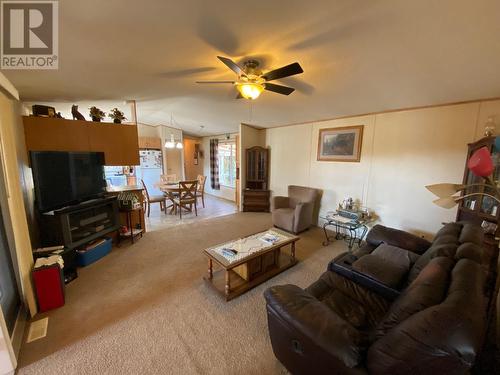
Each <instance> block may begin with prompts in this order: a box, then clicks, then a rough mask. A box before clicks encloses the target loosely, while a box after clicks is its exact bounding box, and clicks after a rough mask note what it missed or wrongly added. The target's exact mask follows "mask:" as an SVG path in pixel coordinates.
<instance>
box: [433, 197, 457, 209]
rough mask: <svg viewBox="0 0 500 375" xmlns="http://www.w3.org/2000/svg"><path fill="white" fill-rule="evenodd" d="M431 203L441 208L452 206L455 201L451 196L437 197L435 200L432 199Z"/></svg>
mask: <svg viewBox="0 0 500 375" xmlns="http://www.w3.org/2000/svg"><path fill="white" fill-rule="evenodd" d="M432 203H434V204H436V205H438V206H439V207H443V208H453V207H455V206H456V205H457V201H456V200H455V198H453V197H446V198H439V199H436V200H435V201H432Z"/></svg>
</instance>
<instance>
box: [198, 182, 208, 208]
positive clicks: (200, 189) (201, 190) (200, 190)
mask: <svg viewBox="0 0 500 375" xmlns="http://www.w3.org/2000/svg"><path fill="white" fill-rule="evenodd" d="M197 179H198V188H197V189H196V199H198V198H201V203H202V204H203V208H205V183H206V181H207V176H203V175H201V174H199V175H198V177H197Z"/></svg>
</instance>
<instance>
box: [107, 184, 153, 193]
mask: <svg viewBox="0 0 500 375" xmlns="http://www.w3.org/2000/svg"><path fill="white" fill-rule="evenodd" d="M142 190H144V188H143V187H142V186H140V185H123V186H109V187H107V188H106V192H107V193H123V192H126V191H142Z"/></svg>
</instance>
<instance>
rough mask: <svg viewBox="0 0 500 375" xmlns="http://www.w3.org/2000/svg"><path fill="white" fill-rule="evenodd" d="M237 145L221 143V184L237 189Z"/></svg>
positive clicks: (226, 142)
mask: <svg viewBox="0 0 500 375" xmlns="http://www.w3.org/2000/svg"><path fill="white" fill-rule="evenodd" d="M235 180H236V143H235V142H234V141H224V142H219V182H220V184H221V185H223V186H227V187H232V188H234V187H236V182H235Z"/></svg>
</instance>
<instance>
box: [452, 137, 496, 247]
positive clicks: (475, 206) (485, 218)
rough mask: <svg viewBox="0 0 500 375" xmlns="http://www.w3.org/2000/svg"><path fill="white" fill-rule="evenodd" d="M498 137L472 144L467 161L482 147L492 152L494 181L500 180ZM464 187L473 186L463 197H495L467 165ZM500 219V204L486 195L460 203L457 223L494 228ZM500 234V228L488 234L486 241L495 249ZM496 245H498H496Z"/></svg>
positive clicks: (486, 138) (465, 191)
mask: <svg viewBox="0 0 500 375" xmlns="http://www.w3.org/2000/svg"><path fill="white" fill-rule="evenodd" d="M495 139H496V137H494V136H493V137H485V138H482V139H480V140H479V141H477V142H474V143H470V144H469V145H468V152H467V160H469V159H470V157H471V156H472V154H473V153H474V152H475V151H477V150H478V149H480V148H481V147H486V148H488V150H489V151H490V152H491V156H492V159H493V163H494V166H495V168H494V170H493V175H492V179H493V180H494V181H496V180H498V179H500V150H497V149H496V148H495ZM463 184H464V185H472V186H471V187H469V188H467V189H466V190H464V192H463V195H468V194H474V193H485V194H490V195H495V192H494V191H492V189H491V188H490V187H488V186H485V184H484V180H483V178H482V177H478V176H476V175H474V173H472V172H471V171H470V170H469V168H467V165H466V166H465V169H464V178H463ZM499 219H500V204H499V203H498V202H497V201H496V200H495V199H493V198H490V197H488V196H484V195H473V196H471V197H468V198H465V199H463V200H462V201H460V203H459V207H458V212H457V221H460V220H467V221H472V222H475V223H477V224H479V225H482V224H483V222H485V224H491V225H493V227H494V226H495V225H498V222H499ZM499 234H500V231H499V228H498V227H497V228H496V231H495V232H494V233H487V234H486V240H487V242H488V243H489V244H491V245H494V246H495V247H496V246H497V244H498V241H497V240H495V237H498V236H499ZM495 244H496V245H495Z"/></svg>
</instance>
